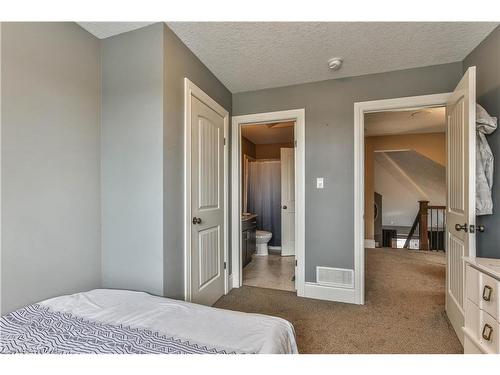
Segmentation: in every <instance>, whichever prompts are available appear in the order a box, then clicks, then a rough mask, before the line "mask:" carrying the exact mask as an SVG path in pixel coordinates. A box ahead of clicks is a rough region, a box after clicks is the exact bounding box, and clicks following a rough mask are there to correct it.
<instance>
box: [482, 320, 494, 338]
mask: <svg viewBox="0 0 500 375" xmlns="http://www.w3.org/2000/svg"><path fill="white" fill-rule="evenodd" d="M492 333H493V328H492V327H491V326H490V325H489V324H485V325H484V327H483V339H485V340H486V341H490V340H491V334H492Z"/></svg>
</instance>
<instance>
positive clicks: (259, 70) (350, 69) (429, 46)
mask: <svg viewBox="0 0 500 375" xmlns="http://www.w3.org/2000/svg"><path fill="white" fill-rule="evenodd" d="M168 25H169V26H170V27H171V28H172V30H173V31H174V32H175V33H176V34H177V35H178V36H179V38H180V39H181V40H182V41H183V42H184V43H185V44H186V45H187V46H188V47H189V48H190V49H191V50H192V51H193V52H194V53H195V55H197V56H198V58H199V59H200V60H201V61H203V63H204V64H205V65H206V66H207V67H208V68H209V69H210V70H211V71H212V72H213V73H214V74H215V75H216V76H217V77H218V78H219V79H220V80H221V81H222V83H224V84H225V85H226V87H227V88H228V89H229V90H230V91H232V92H233V93H235V92H241V91H249V90H257V89H263V88H270V87H279V86H287V85H292V84H297V83H305V82H313V81H321V80H326V79H332V78H340V77H349V76H358V75H364V74H370V73H380V72H387V71H392V70H400V69H408V68H414V67H421V66H428V65H435V64H444V63H449V62H455V61H461V60H463V59H464V57H465V56H467V54H468V53H469V52H470V51H471V50H472V49H474V47H476V46H477V45H478V44H479V43H480V42H481V41H482V40H483V39H484V38H485V37H486V36H487V35H488V34H489V33H490V32H491V31H492V30H493V29H494V28H495V27H496V26H497V23H479V22H452V23H446V22H438V23H421V22H418V23H412V22H397V23H390V22H323V23H322V22H299V23H289V22H267V23H266V22H247V23H245V22H212V23H210V22H169V23H168ZM335 56H340V57H343V58H344V66H343V67H342V68H341V69H340V70H339V71H336V72H332V71H330V70H329V69H328V67H327V60H328V59H329V58H331V57H335Z"/></svg>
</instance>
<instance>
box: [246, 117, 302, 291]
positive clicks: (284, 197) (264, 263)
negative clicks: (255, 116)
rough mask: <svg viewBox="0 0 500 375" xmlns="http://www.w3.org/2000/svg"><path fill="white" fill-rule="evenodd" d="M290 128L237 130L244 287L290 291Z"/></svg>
mask: <svg viewBox="0 0 500 375" xmlns="http://www.w3.org/2000/svg"><path fill="white" fill-rule="evenodd" d="M294 128H295V121H283V122H272V123H266V124H245V125H243V126H242V127H241V145H242V147H241V158H242V170H241V172H242V181H241V183H242V197H241V202H242V213H241V228H242V242H241V245H242V246H241V258H242V283H243V285H247V286H255V287H263V288H271V289H281V290H288V291H294V290H295V244H294V242H295V241H294V238H295V235H294V230H295V207H294V206H295V178H294V172H295V171H294V159H295V157H294V154H295V152H294V151H295V150H294V139H295V137H294Z"/></svg>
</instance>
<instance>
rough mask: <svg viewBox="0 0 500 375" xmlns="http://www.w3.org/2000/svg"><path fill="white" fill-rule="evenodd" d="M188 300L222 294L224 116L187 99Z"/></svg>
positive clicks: (209, 302) (213, 298)
mask: <svg viewBox="0 0 500 375" xmlns="http://www.w3.org/2000/svg"><path fill="white" fill-rule="evenodd" d="M191 126H192V128H191V215H192V218H193V222H192V225H191V301H192V302H195V303H200V304H204V305H213V304H214V303H215V302H216V301H217V300H218V299H219V298H220V297H221V296H222V295H223V294H224V241H223V238H224V230H225V228H224V195H223V194H224V181H223V176H224V173H223V168H224V118H223V117H222V116H220V115H219V114H218V113H216V112H215V111H213V110H212V109H211V108H210V107H208V106H207V105H206V104H204V103H202V102H201V101H200V100H198V99H197V98H195V97H193V98H192V103H191Z"/></svg>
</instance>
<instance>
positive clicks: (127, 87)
mask: <svg viewBox="0 0 500 375" xmlns="http://www.w3.org/2000/svg"><path fill="white" fill-rule="evenodd" d="M184 77H188V78H189V79H190V80H191V81H193V82H194V83H195V84H196V85H197V86H199V87H200V88H201V89H202V90H204V91H205V92H206V93H207V94H208V95H210V96H211V97H212V98H213V99H214V100H216V101H217V102H219V104H221V105H222V106H223V107H225V108H226V109H227V110H228V111H230V110H231V100H232V96H231V93H230V92H229V91H228V90H227V89H226V88H225V87H224V86H223V85H222V84H221V83H220V82H219V81H218V80H217V78H215V76H214V75H213V74H212V73H211V72H210V71H209V70H208V69H207V68H206V67H205V66H204V65H203V64H202V63H201V62H200V60H198V58H196V56H195V55H193V53H192V52H191V51H190V50H189V49H188V48H187V47H186V46H185V45H184V44H183V43H182V42H181V41H180V40H179V38H177V36H176V35H175V34H174V33H173V32H172V31H171V30H170V29H169V28H168V27H167V26H166V25H165V24H163V23H157V24H154V25H151V26H148V27H146V28H143V29H139V30H135V31H132V32H129V33H125V34H121V35H117V36H115V37H111V38H107V39H105V40H103V42H102V141H101V143H102V146H101V147H102V162H101V163H102V166H101V168H102V262H103V267H102V269H103V286H104V287H113V288H127V289H135V290H144V291H147V292H151V293H154V294H159V295H165V296H168V297H173V298H183V297H184V247H183V246H184V237H183V234H184V221H183V219H182V217H181V216H179V214H180V213H182V212H183V210H184V201H183V196H184Z"/></svg>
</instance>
